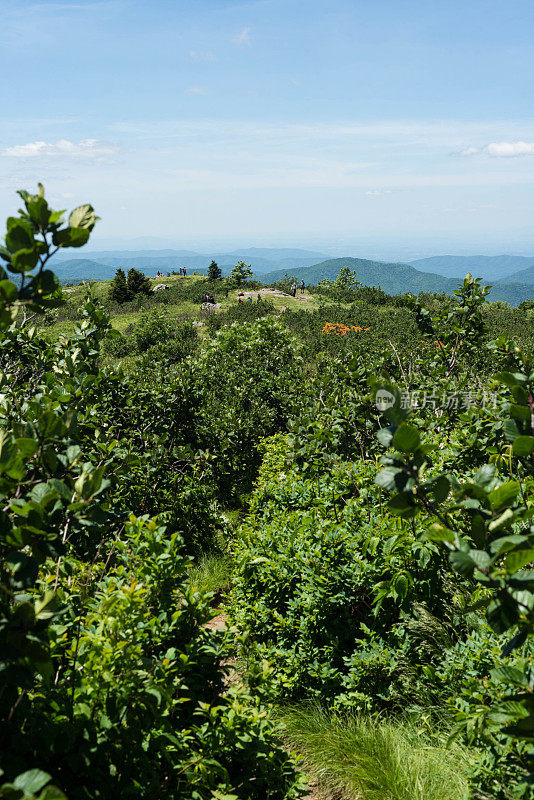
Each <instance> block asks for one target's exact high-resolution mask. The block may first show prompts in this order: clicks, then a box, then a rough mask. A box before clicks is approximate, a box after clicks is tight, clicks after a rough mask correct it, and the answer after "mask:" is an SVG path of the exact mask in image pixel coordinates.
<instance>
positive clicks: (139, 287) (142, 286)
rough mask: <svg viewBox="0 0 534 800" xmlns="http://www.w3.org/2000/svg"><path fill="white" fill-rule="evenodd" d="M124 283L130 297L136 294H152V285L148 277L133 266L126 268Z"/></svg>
mask: <svg viewBox="0 0 534 800" xmlns="http://www.w3.org/2000/svg"><path fill="white" fill-rule="evenodd" d="M126 285H127V287H128V291H129V292H130V293H131V295H132V297H133V296H134V295H136V294H146V295H149V294H152V286H151V285H150V281H149V279H148V278H147V277H146V276H145V275H143V273H142V272H139V270H137V269H135V268H134V267H132V269H129V270H128V278H127V280H126Z"/></svg>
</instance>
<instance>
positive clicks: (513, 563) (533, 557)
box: [504, 546, 534, 575]
mask: <svg viewBox="0 0 534 800" xmlns="http://www.w3.org/2000/svg"><path fill="white" fill-rule="evenodd" d="M532 561H534V547H532V546H530V547H529V546H525V547H523V548H521V549H518V550H512V552H511V553H509V554H508V555H507V556H506V561H505V562H504V563H505V565H506V569H507V570H508V572H509V573H510V574H512V575H513V574H514V572H517V570H518V569H522V568H523V567H524V566H526V565H527V564H530V563H531V562H532Z"/></svg>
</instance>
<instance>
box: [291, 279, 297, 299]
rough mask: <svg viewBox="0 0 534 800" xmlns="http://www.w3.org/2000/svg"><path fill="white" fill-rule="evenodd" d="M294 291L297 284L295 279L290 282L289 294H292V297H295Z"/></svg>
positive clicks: (295, 291)
mask: <svg viewBox="0 0 534 800" xmlns="http://www.w3.org/2000/svg"><path fill="white" fill-rule="evenodd" d="M296 293H297V284H296V283H295V281H293V283H292V284H291V294H292V295H293V297H295V295H296Z"/></svg>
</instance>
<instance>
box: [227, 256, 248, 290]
mask: <svg viewBox="0 0 534 800" xmlns="http://www.w3.org/2000/svg"><path fill="white" fill-rule="evenodd" d="M252 275H253V272H252V268H251V265H250V264H245V262H244V261H238V262H237V264H236V265H235V267H234V268H233V270H232V274H231V277H232V278H233V280H234V281H235V284H236V286H240V285H241V284H242V283H244V282H245V281H247V280H249V279H250V278H252Z"/></svg>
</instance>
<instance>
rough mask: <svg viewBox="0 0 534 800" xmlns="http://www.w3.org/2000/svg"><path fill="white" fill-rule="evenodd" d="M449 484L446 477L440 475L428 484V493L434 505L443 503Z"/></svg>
mask: <svg viewBox="0 0 534 800" xmlns="http://www.w3.org/2000/svg"><path fill="white" fill-rule="evenodd" d="M450 488H451V486H450V482H449V479H448V478H447V476H446V475H440V476H439V477H438V478H436V479H435V480H434V481H432V483H431V484H430V492H431V493H432V496H433V498H434V500H435V501H436V503H443V501H444V500H446V499H447V495H448V494H449V491H450Z"/></svg>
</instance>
